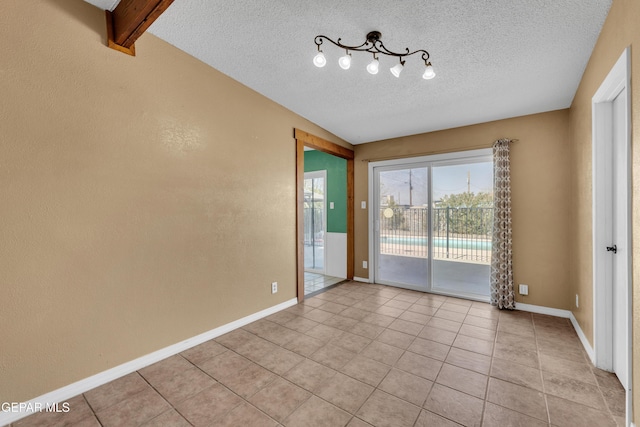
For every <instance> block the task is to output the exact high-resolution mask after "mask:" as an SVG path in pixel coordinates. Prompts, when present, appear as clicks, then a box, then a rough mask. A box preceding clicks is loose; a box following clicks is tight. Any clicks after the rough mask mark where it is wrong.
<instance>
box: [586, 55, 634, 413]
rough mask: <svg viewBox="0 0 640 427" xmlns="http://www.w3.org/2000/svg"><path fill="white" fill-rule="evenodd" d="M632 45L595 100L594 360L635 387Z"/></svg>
mask: <svg viewBox="0 0 640 427" xmlns="http://www.w3.org/2000/svg"><path fill="white" fill-rule="evenodd" d="M629 58H630V50H629V48H627V49H626V50H625V51H624V52H623V54H622V56H620V58H619V59H618V61H617V62H616V64H615V65H614V67H613V68H612V70H611V71H610V73H609V74H608V75H607V77H606V78H605V80H604V82H603V83H602V85H601V86H600V88H599V89H598V91H597V92H596V94H595V95H594V97H593V99H592V111H593V146H592V150H593V158H592V160H593V286H594V354H595V360H594V364H595V365H596V366H597V367H598V368H601V369H604V370H607V371H610V372H614V373H615V374H616V375H617V377H618V379H619V380H620V383H621V384H622V386H623V387H624V389H625V391H626V396H627V408H626V409H627V424H628V423H629V422H630V420H631V419H632V418H631V415H632V397H631V394H632V390H631V378H632V372H631V367H632V364H631V360H632V353H631V351H632V348H631V347H632V346H631V345H630V344H631V342H632V341H631V339H632V338H631V302H632V298H631V295H632V294H631V237H630V236H631V223H630V220H631V215H630V208H631V203H630V200H631V193H630V191H631V186H630V183H631V166H630V150H631V130H630V111H631V109H630V101H629V89H630V80H629V76H630V70H629V67H630V60H629Z"/></svg>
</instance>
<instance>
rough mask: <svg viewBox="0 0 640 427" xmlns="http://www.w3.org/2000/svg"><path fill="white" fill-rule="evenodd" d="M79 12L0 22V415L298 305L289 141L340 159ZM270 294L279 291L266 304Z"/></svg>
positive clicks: (290, 120)
mask: <svg viewBox="0 0 640 427" xmlns="http://www.w3.org/2000/svg"><path fill="white" fill-rule="evenodd" d="M105 31H106V28H105V18H104V12H102V11H101V10H98V9H96V8H94V7H93V6H90V5H88V4H86V3H84V2H82V1H80V0H67V1H59V0H46V1H43V0H4V1H3V2H2V13H0V58H2V59H1V61H0V218H1V221H0V242H2V243H1V244H0V289H1V290H2V297H1V298H0V325H1V327H0V343H1V344H0V349H1V350H0V402H4V401H23V400H27V399H31V398H34V397H36V396H38V395H40V394H43V393H45V392H49V391H52V390H54V389H56V388H58V387H61V386H65V385H67V384H70V383H72V382H74V381H77V380H80V379H83V378H86V377H88V376H90V375H92V374H96V373H98V372H100V371H103V370H105V369H108V368H111V367H113V366H116V365H118V364H121V363H123V362H127V361H130V360H132V359H134V358H136V357H139V356H142V355H145V354H148V353H150V352H153V351H155V350H158V349H160V348H162V347H165V346H167V345H171V344H174V343H177V342H179V341H182V340H184V339H187V338H189V337H192V336H194V335H197V334H199V333H202V332H205V331H207V330H210V329H212V328H215V327H217V326H220V325H222V324H225V323H227V322H230V321H233V320H236V319H238V318H241V317H243V316H246V315H249V314H252V313H255V312H257V311H259V310H262V309H265V308H268V307H271V306H273V305H275V304H278V303H281V302H283V301H287V300H289V299H292V298H294V297H295V296H296V290H295V280H296V271H295V269H296V245H295V203H296V202H295V141H294V139H293V128H294V127H298V128H301V129H303V130H306V131H309V132H311V133H313V134H315V135H318V136H320V137H323V138H325V139H328V140H331V141H333V142H336V143H339V144H341V145H344V146H347V147H349V148H351V147H350V145H349V144H346V143H345V142H344V141H341V140H339V139H337V138H336V137H335V136H332V135H331V134H329V133H327V132H326V131H323V130H322V129H320V128H318V127H317V126H314V125H312V124H311V123H310V122H308V121H306V120H304V119H302V118H300V117H299V116H296V115H294V114H293V113H291V112H290V111H288V110H286V109H284V108H282V107H281V106H279V105H277V104H275V103H273V102H271V101H269V100H267V99H266V98H264V97H262V96H260V95H259V94H257V93H255V92H253V91H251V90H249V89H248V88H246V87H244V86H242V85H241V84H239V83H237V82H235V81H233V80H231V79H229V78H228V77H226V76H224V75H222V74H221V73H219V72H217V71H215V70H213V69H211V68H210V67H208V66H206V65H205V64H203V63H201V62H199V61H197V60H195V59H193V58H191V57H190V56H188V55H186V54H184V53H182V52H180V51H178V50H177V49H176V48H174V47H172V46H170V45H168V44H166V43H164V42H162V41H160V40H159V39H157V38H156V37H154V36H152V35H151V34H145V35H144V36H143V37H142V38H141V39H140V40H139V41H138V42H137V43H136V49H137V52H138V56H137V57H135V58H132V57H129V56H127V55H124V54H122V53H119V52H116V51H114V50H111V49H108V48H107V47H105V45H104V42H105ZM271 281H278V282H279V285H280V286H279V291H278V293H277V294H275V295H271V293H270V283H271Z"/></svg>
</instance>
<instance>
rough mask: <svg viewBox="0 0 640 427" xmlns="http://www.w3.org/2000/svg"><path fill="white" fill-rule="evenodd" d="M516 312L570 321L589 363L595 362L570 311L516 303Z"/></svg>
mask: <svg viewBox="0 0 640 427" xmlns="http://www.w3.org/2000/svg"><path fill="white" fill-rule="evenodd" d="M516 310H522V311H529V312H531V313H538V314H547V315H549V316H556V317H564V318H565V319H569V320H571V324H572V325H573V329H575V330H576V333H577V334H578V338H580V342H581V343H582V346H583V347H584V349H585V351H586V352H587V354H588V355H589V359H591V363H594V362H595V360H596V359H595V353H594V351H593V347H591V344H589V340H588V339H587V336H586V335H585V334H584V332H582V328H581V327H580V324H578V321H577V320H576V317H575V316H574V315H573V312H572V311H569V310H561V309H559V308H550V307H543V306H540V305H531V304H523V303H521V302H517V303H516Z"/></svg>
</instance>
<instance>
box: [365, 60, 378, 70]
mask: <svg viewBox="0 0 640 427" xmlns="http://www.w3.org/2000/svg"><path fill="white" fill-rule="evenodd" d="M378 64H379V63H378V60H377V59H374V60H373V61H371V62H369V65H367V71H368V72H369V74H378Z"/></svg>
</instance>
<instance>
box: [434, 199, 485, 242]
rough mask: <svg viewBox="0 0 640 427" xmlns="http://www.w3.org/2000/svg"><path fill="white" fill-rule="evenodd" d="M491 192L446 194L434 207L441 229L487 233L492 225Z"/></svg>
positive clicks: (460, 232) (455, 231)
mask: <svg viewBox="0 0 640 427" xmlns="http://www.w3.org/2000/svg"><path fill="white" fill-rule="evenodd" d="M492 208H493V194H491V193H486V192H480V193H478V194H475V193H474V192H468V191H467V192H464V193H458V194H447V195H445V196H443V197H442V199H441V200H440V201H439V202H437V207H436V209H435V211H436V215H437V219H436V221H437V223H438V224H439V227H438V228H439V229H440V230H441V231H448V232H450V233H455V234H475V235H479V234H484V235H486V234H489V233H490V232H491V228H492V225H493V220H492V218H493V209H492Z"/></svg>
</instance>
